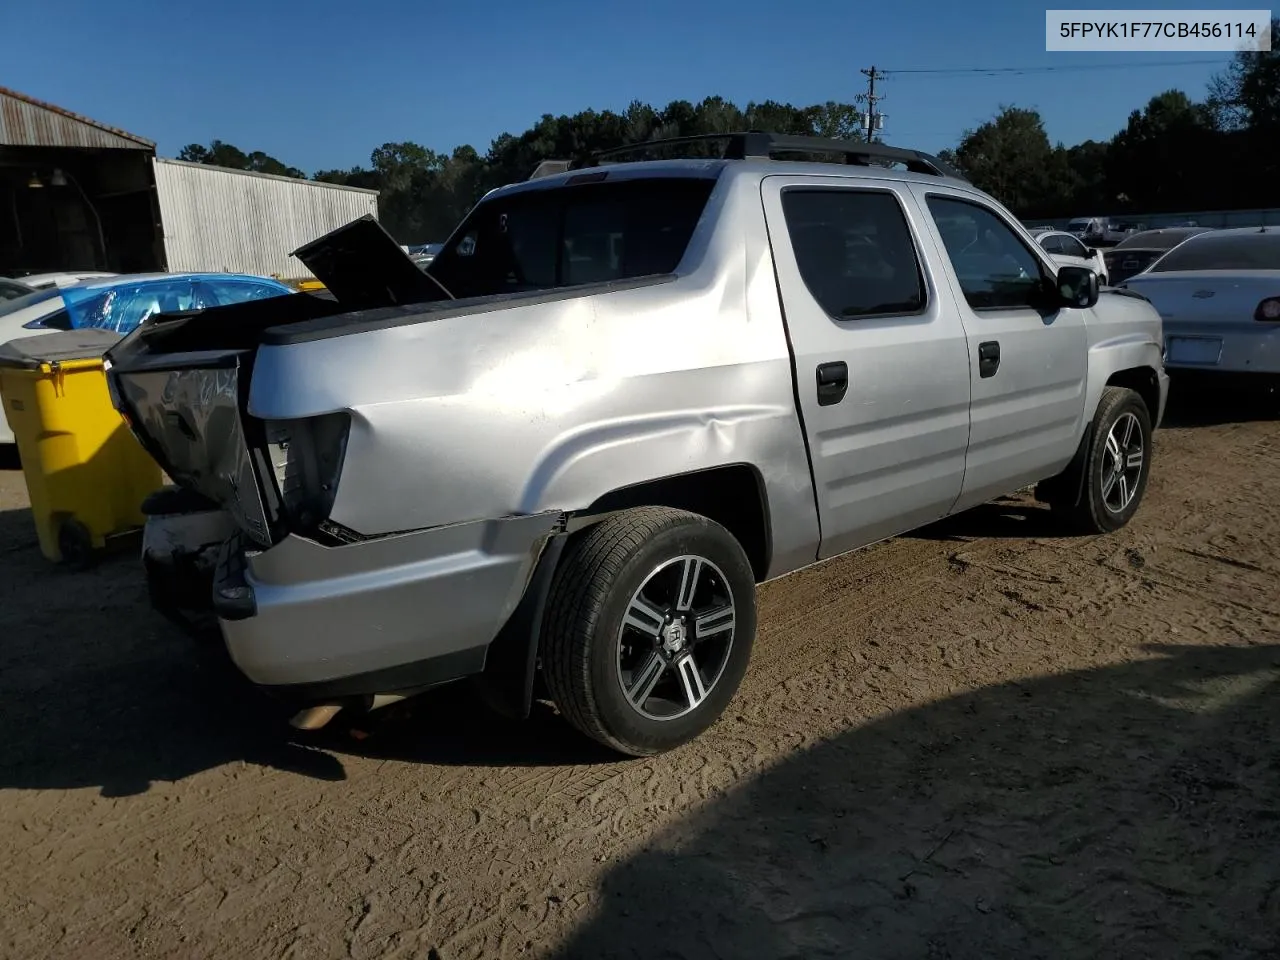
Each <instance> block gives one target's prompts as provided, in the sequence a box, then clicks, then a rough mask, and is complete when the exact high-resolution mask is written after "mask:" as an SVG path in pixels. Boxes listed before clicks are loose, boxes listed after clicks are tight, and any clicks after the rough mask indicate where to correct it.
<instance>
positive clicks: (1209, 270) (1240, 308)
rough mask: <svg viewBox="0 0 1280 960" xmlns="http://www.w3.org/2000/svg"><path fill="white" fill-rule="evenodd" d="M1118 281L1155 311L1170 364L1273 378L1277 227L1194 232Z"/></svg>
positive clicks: (1278, 346) (1277, 354) (1276, 378)
mask: <svg viewBox="0 0 1280 960" xmlns="http://www.w3.org/2000/svg"><path fill="white" fill-rule="evenodd" d="M1125 286H1126V287H1127V288H1128V289H1130V290H1133V291H1135V292H1137V293H1139V294H1141V295H1142V296H1144V297H1146V298H1147V299H1148V300H1150V301H1151V303H1152V304H1154V305H1155V307H1156V309H1158V310H1159V311H1160V316H1161V317H1162V318H1163V321H1164V332H1165V350H1166V357H1165V364H1166V365H1167V366H1168V368H1169V370H1170V371H1179V372H1191V371H1201V372H1206V371H1207V372H1213V373H1216V374H1219V375H1223V376H1231V377H1233V378H1237V379H1239V378H1244V377H1247V378H1248V379H1249V380H1254V381H1261V382H1263V383H1264V384H1266V385H1268V386H1270V385H1278V384H1280V228H1276V227H1237V228H1234V229H1227V230H1211V231H1205V232H1203V233H1198V234H1196V235H1195V236H1193V237H1190V238H1189V239H1186V240H1184V241H1182V242H1181V243H1179V244H1178V245H1177V246H1175V247H1174V248H1173V249H1171V250H1170V251H1168V252H1167V253H1165V254H1164V255H1163V256H1162V257H1160V259H1158V260H1156V262H1155V263H1153V264H1151V266H1150V267H1148V268H1147V269H1146V270H1145V271H1143V272H1142V273H1140V274H1138V275H1137V276H1134V277H1130V278H1129V279H1128V280H1126V281H1125Z"/></svg>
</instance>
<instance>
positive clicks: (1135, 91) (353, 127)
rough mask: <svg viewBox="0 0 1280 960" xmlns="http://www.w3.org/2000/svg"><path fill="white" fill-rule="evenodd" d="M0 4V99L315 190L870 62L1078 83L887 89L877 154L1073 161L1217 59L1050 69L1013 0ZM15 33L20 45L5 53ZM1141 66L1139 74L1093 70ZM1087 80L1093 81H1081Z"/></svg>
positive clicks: (804, 94)
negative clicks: (1008, 133) (967, 143)
mask: <svg viewBox="0 0 1280 960" xmlns="http://www.w3.org/2000/svg"><path fill="white" fill-rule="evenodd" d="M2 6H3V7H4V9H3V10H0V36H3V37H4V38H5V55H4V58H3V60H2V61H0V86H8V87H11V88H14V89H17V90H19V91H22V92H23V93H27V94H30V95H31V96H34V97H37V98H39V99H43V100H49V101H52V102H53V103H56V104H58V105H60V106H63V107H66V108H68V109H70V110H74V111H77V112H79V113H84V114H87V115H89V116H91V117H93V118H95V119H97V120H101V121H103V122H105V123H110V124H113V125H115V126H119V127H123V128H124V129H126V130H129V131H131V132H133V133H137V134H140V135H142V136H146V137H149V138H150V139H153V140H155V141H157V144H158V150H159V152H160V154H161V155H162V156H173V155H174V154H175V153H177V151H178V150H179V149H180V148H181V147H182V146H183V145H184V144H186V143H190V142H192V141H195V142H200V143H207V142H208V141H210V140H212V139H214V138H215V137H216V138H219V139H221V140H225V141H227V142H229V143H234V144H235V145H236V146H238V147H240V148H242V149H244V150H254V149H258V150H264V151H266V152H267V153H269V154H272V155H273V156H276V157H277V158H279V159H280V160H282V161H284V162H285V163H289V164H292V165H294V166H298V167H301V168H303V169H304V170H306V171H307V172H308V173H311V172H314V171H315V170H316V169H319V168H329V167H347V166H351V165H354V164H367V162H368V159H369V153H370V151H371V150H372V149H373V148H374V147H375V146H377V145H379V144H381V143H383V142H386V141H399V140H413V141H416V142H418V143H422V144H424V145H426V146H429V147H432V148H434V149H437V150H447V149H451V148H452V147H453V146H455V145H457V144H460V143H471V144H472V145H473V146H475V147H476V148H477V149H478V150H480V152H481V153H483V152H484V151H485V150H486V149H487V148H488V145H489V143H490V141H491V140H492V139H493V138H494V137H495V136H496V135H498V134H499V133H502V132H503V131H510V132H513V133H518V132H520V131H523V130H524V129H526V128H527V127H529V126H530V125H531V124H532V123H533V122H535V121H536V120H537V118H538V117H539V116H540V115H541V114H543V113H555V114H560V113H574V112H576V111H578V110H581V109H585V108H588V107H594V108H597V109H621V108H623V107H625V106H626V104H627V103H628V102H629V101H630V100H632V99H639V100H642V101H646V102H649V103H652V104H654V105H655V106H661V105H663V104H665V103H667V102H668V101H670V100H673V99H680V98H683V99H688V100H692V101H695V102H696V101H697V100H700V99H702V98H703V97H704V96H708V95H711V94H719V95H721V96H723V97H725V98H726V99H730V100H733V101H735V102H737V103H739V104H740V105H745V104H746V102H747V101H749V100H753V99H754V100H765V99H774V100H780V101H790V102H792V103H795V104H797V105H803V104H809V103H815V102H821V101H825V100H846V101H847V100H849V99H851V98H852V97H853V95H854V94H856V93H858V92H860V91H862V90H864V89H865V82H866V81H865V77H863V75H862V74H861V73H859V70H860V69H861V68H863V67H869V66H871V65H872V64H874V65H875V66H877V67H878V68H880V69H882V70H889V71H892V70H895V69H897V70H907V69H921V68H926V69H947V68H966V67H984V68H985V67H1036V66H1060V67H1071V68H1072V69H1070V70H1067V71H1065V72H1061V73H1030V74H1023V75H1018V76H1009V75H997V76H983V75H961V76H956V75H943V76H932V75H929V74H900V75H898V76H893V77H891V78H890V79H888V80H886V81H884V82H883V83H882V84H881V89H882V92H883V93H884V94H885V95H886V99H885V100H884V101H883V102H882V104H881V110H882V111H883V112H884V113H885V114H886V118H887V119H886V121H885V124H886V125H885V131H884V137H885V140H886V141H887V142H889V143H893V144H897V145H900V146H910V147H915V148H917V149H925V150H931V151H936V150H939V149H941V148H943V147H946V146H953V145H954V144H955V143H956V141H957V140H958V139H959V137H960V135H961V134H962V132H963V131H964V130H965V129H966V128H968V127H973V126H976V125H977V124H979V123H981V122H982V121H983V120H985V119H988V118H989V117H990V116H991V115H992V114H993V113H994V112H995V111H996V109H997V108H998V106H999V105H1000V104H1001V103H1013V104H1016V105H1018V106H1023V107H1032V108H1036V109H1038V110H1040V112H1041V114H1042V115H1043V116H1044V118H1045V122H1046V127H1047V129H1048V132H1049V136H1050V138H1051V139H1053V140H1055V141H1056V140H1062V141H1064V142H1066V143H1068V144H1070V143H1075V142H1078V141H1080V140H1083V139H1087V138H1090V137H1094V138H1105V137H1109V136H1110V135H1111V134H1113V133H1114V132H1115V131H1116V130H1117V129H1119V128H1120V127H1122V126H1123V125H1124V123H1125V120H1126V118H1127V117H1128V114H1129V111H1130V110H1132V109H1134V108H1137V107H1139V106H1141V105H1142V104H1144V103H1146V101H1147V100H1148V99H1149V98H1150V97H1151V96H1153V95H1155V94H1156V93H1159V92H1161V91H1162V90H1166V89H1168V88H1170V87H1179V88H1181V89H1183V90H1185V91H1186V92H1187V93H1189V94H1191V95H1192V96H1193V97H1200V96H1201V95H1203V93H1204V89H1205V84H1206V83H1207V81H1208V79H1209V77H1210V76H1211V75H1212V74H1213V73H1214V72H1215V71H1216V70H1217V69H1218V68H1219V67H1218V66H1215V65H1206V64H1199V65H1186V62H1187V61H1188V60H1205V59H1214V58H1217V63H1218V64H1220V65H1225V63H1226V62H1227V55H1225V54H1223V55H1220V56H1218V55H1214V54H1204V53H1199V54H1196V53H1182V54H1170V53H1115V54H1095V53H1081V54H1065V53H1053V54H1050V53H1046V52H1045V50H1044V45H1045V44H1044V6H1043V5H1040V4H1028V3H1026V2H1025V0H1023V2H1013V0H989V2H987V3H986V5H985V7H982V8H981V9H983V10H984V12H983V13H981V14H979V13H977V10H978V9H980V8H979V6H978V4H976V3H948V2H940V0H932V2H923V3H919V4H915V5H910V6H907V5H897V4H892V3H889V4H870V3H849V2H835V0H792V2H788V3H783V2H772V3H765V2H763V0H733V2H730V0H702V2H698V0H680V2H677V0H643V2H641V3H634V2H633V3H627V4H625V5H624V4H621V3H619V4H617V5H616V6H612V7H610V6H606V5H605V4H604V3H603V2H597V3H585V2H582V0H542V2H541V3H529V2H524V3H513V2H510V0H493V2H489V3H483V2H480V3H472V4H464V3H450V2H447V0H446V2H441V0H417V2H413V3H406V2H402V0H383V2H381V3H377V4H372V3H369V4H360V3H349V2H348V3H337V2H334V0H311V2H310V3H297V2H294V3H289V4H283V3H272V2H270V0H261V2H257V3H250V2H246V0H224V2H220V3H207V4H200V5H194V4H186V3H182V2H181V0H179V2H177V3H174V2H172V0H170V2H167V3H164V2H157V0H114V2H112V3H103V2H101V0H92V2H91V0H39V2H25V3H24V2H21V0H14V2H12V3H5V4H3V5H2ZM1055 6H1056V5H1055ZM1125 6H1126V8H1130V9H1131V8H1132V6H1131V5H1128V4H1126V5H1125ZM52 24H57V25H58V29H57V32H56V34H51V32H50V26H51V25H52ZM24 36H25V37H30V38H31V42H30V43H21V42H14V41H15V40H16V39H18V38H21V37H24ZM1135 62H1140V63H1142V64H1152V65H1153V66H1144V67H1142V68H1135V69H1115V68H1111V69H1106V67H1107V65H1108V64H1117V63H1119V64H1129V63H1135ZM1155 64H1169V65H1166V66H1155ZM1085 65H1096V66H1098V67H1100V68H1102V69H1097V70H1089V71H1085V70H1079V69H1076V68H1078V67H1081V66H1085Z"/></svg>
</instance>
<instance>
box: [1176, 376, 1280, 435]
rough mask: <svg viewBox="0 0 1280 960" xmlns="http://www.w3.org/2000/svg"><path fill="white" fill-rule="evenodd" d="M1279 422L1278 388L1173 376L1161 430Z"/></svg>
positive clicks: (1213, 379)
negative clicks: (1165, 428) (1262, 421)
mask: <svg viewBox="0 0 1280 960" xmlns="http://www.w3.org/2000/svg"><path fill="white" fill-rule="evenodd" d="M1259 420H1280V388H1277V387H1275V386H1270V387H1262V386H1258V385H1257V384H1252V383H1250V382H1248V381H1241V380H1237V379H1222V378H1214V377H1194V376H1191V377H1188V376H1186V375H1182V376H1178V375H1174V376H1173V379H1172V380H1171V382H1170V384H1169V400H1168V403H1167V404H1166V406H1165V414H1164V423H1163V426H1164V427H1170V428H1179V427H1212V426H1218V425H1221V424H1224V423H1251V422H1255V421H1259Z"/></svg>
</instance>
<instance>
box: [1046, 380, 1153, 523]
mask: <svg viewBox="0 0 1280 960" xmlns="http://www.w3.org/2000/svg"><path fill="white" fill-rule="evenodd" d="M1151 433H1152V431H1151V414H1150V412H1149V411H1148V410H1147V405H1146V403H1144V402H1143V400H1142V397H1141V396H1139V395H1138V394H1137V393H1136V392H1135V391H1133V390H1129V389H1127V388H1125V387H1107V388H1106V389H1105V390H1103V391H1102V398H1101V399H1100V400H1099V401H1098V410H1097V412H1096V413H1095V414H1094V417H1093V434H1092V437H1091V439H1090V441H1089V446H1088V449H1087V451H1086V453H1085V458H1084V464H1083V469H1084V478H1083V483H1082V486H1081V488H1080V491H1079V498H1078V499H1076V500H1074V501H1073V502H1070V503H1067V502H1063V501H1056V502H1051V505H1052V506H1053V507H1054V509H1055V510H1057V511H1058V512H1060V513H1063V514H1064V515H1065V516H1066V518H1067V520H1068V521H1069V522H1070V524H1071V525H1072V526H1073V527H1075V528H1076V529H1077V530H1079V531H1080V532H1081V533H1086V534H1095V533H1111V532H1113V531H1115V530H1119V529H1120V528H1121V527H1123V526H1124V525H1125V524H1127V523H1128V522H1129V520H1130V519H1132V517H1133V515H1134V514H1135V513H1136V512H1137V510H1138V505H1139V504H1140V503H1141V502H1142V495H1143V493H1144V492H1145V491H1146V489H1147V477H1148V476H1149V475H1150V473H1151Z"/></svg>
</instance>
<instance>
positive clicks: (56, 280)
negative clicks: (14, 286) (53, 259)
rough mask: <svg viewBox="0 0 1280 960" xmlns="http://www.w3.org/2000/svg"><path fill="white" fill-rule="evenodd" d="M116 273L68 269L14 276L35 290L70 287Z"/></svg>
mask: <svg viewBox="0 0 1280 960" xmlns="http://www.w3.org/2000/svg"><path fill="white" fill-rule="evenodd" d="M118 276H119V274H118V273H103V272H102V271H99V270H69V271H67V272H65V273H33V274H31V276H29V277H18V278H16V279H17V280H18V281H19V282H20V283H25V284H26V285H27V286H28V287H32V288H34V289H36V290H49V289H52V288H54V287H59V288H60V287H70V286H74V285H75V284H77V283H83V282H84V281H85V280H101V279H102V278H104V277H118Z"/></svg>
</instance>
